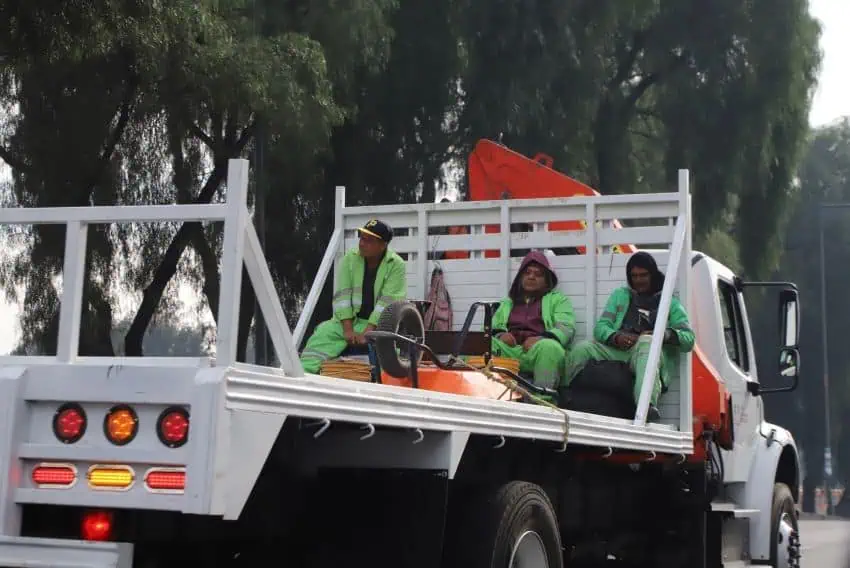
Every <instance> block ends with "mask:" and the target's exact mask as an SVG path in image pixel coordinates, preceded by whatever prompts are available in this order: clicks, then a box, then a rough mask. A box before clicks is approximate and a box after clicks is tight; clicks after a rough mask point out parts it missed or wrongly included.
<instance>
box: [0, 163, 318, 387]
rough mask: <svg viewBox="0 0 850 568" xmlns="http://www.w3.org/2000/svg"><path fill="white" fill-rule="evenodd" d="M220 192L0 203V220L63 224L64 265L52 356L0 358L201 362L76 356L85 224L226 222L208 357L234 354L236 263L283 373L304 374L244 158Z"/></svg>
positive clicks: (221, 359)
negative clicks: (155, 201) (129, 200)
mask: <svg viewBox="0 0 850 568" xmlns="http://www.w3.org/2000/svg"><path fill="white" fill-rule="evenodd" d="M226 188H227V191H226V194H225V201H224V203H220V204H185V205H121V206H93V207H36V208H13V207H5V208H0V224H11V225H33V224H59V225H65V227H66V231H65V257H64V265H63V270H62V280H63V282H62V296H61V301H60V308H59V334H58V338H57V340H58V342H57V353H56V356H44V357H32V356H24V357H16V356H0V365H31V364H38V363H48V364H49V363H57V362H58V363H67V364H74V363H86V364H92V363H96V364H105V365H113V364H121V365H146V366H152V365H153V366H156V365H161V366H174V365H180V366H184V365H189V366H203V365H204V364H205V361H204V359H202V358H197V357H141V358H138V357H136V358H134V357H85V358H81V357H79V356H78V355H79V351H78V350H79V339H80V317H81V313H82V301H83V297H82V295H83V294H82V292H83V281H84V279H85V273H86V272H85V258H86V240H87V239H86V236H87V232H88V226H89V225H94V224H111V223H140V222H142V223H144V222H162V221H183V222H186V221H196V222H210V221H223V222H224V244H223V252H222V258H221V288H220V291H219V301H218V306H219V308H218V310H219V311H218V325H217V326H216V356H215V360H214V361H211V362H210V361H206V364H207V365H209V364H212V365H215V366H221V367H228V366H231V365H233V364H234V363H235V361H236V341H237V329H238V321H239V296H240V290H241V286H242V270H241V269H240V267H241V265H242V263H243V262H244V263H245V268H246V269H247V272H248V276H249V278H250V279H251V283H252V284H253V287H254V291H255V293H256V296H257V302H258V303H259V306H260V310H261V311H262V313H263V317H264V318H265V319H266V321H267V322H268V331H269V335H270V337H271V340H272V344H273V345H274V348H275V351H276V352H277V356H278V358H279V360H280V362H281V365H282V368H283V370H284V371H285V373H286V374H287V375H289V376H293V377H300V376H303V374H304V371H303V369H302V367H301V362H300V361H299V359H298V353H297V350H296V348H295V343H294V342H293V341H292V335H291V333H290V329H289V325H288V323H287V321H286V316H285V314H284V312H283V309H282V307H281V304H280V299H279V298H278V297H277V293H276V290H275V287H274V283H273V281H272V277H271V273H270V272H269V268H268V264H267V263H266V259H265V257H264V255H263V251H262V248H261V245H260V241H259V238H258V237H257V233H256V231H255V230H254V227H253V225H252V224H251V223H250V222H249V221H250V214H249V211H248V207H247V195H248V160H244V159H234V160H229V162H228V171H227V182H226Z"/></svg>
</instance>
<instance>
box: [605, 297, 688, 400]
mask: <svg viewBox="0 0 850 568" xmlns="http://www.w3.org/2000/svg"><path fill="white" fill-rule="evenodd" d="M631 301H632V290H631V288H629V287H628V286H623V287H622V288H617V289H616V290H614V291H613V292H611V295H610V296H609V297H608V302H607V303H606V304H605V309H604V310H603V311H602V315H601V316H600V317H599V320H598V321H597V322H596V325H595V326H594V328H593V338H594V339H596V341H599V342H600V343H607V342H608V340H609V339H610V338H611V336H612V335H614V334H615V333H616V332H617V331H619V330H620V327H621V326H622V325H623V319H625V317H626V313H627V312H628V311H629V304H630V303H631ZM667 329H670V330H672V331H673V333H675V334H676V338H677V339H678V342H676V343H664V346H663V349H662V350H661V365H659V368H660V369H661V375H660V376H661V382H662V383H664V384H665V385H666V384H667V372H666V368H667V360H668V358H669V357H674V356H676V355H678V354H679V353H688V352H690V351H691V350H693V348H694V341H695V337H694V331H693V329H691V324H690V322H689V321H688V313H687V312H686V311H685V308H684V306H682V303H681V302H680V301H679V299H678V298H676V296H673V297H672V299H671V303H670V313H669V315H668V316H667Z"/></svg>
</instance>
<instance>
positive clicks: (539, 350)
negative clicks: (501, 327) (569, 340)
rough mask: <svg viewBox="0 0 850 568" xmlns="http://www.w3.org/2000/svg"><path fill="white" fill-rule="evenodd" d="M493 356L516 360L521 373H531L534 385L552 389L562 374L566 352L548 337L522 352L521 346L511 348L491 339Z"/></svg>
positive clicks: (498, 340) (500, 341)
mask: <svg viewBox="0 0 850 568" xmlns="http://www.w3.org/2000/svg"><path fill="white" fill-rule="evenodd" d="M493 355H496V356H499V357H510V358H511V359H518V360H519V370H520V372H521V373H531V374H532V376H533V377H534V384H535V385H537V386H539V387H544V388H550V389H552V388H555V386H556V385H557V384H558V381H559V380H560V378H561V375H562V374H563V370H564V358H565V356H566V352H565V351H564V348H563V347H561V344H560V343H558V342H557V341H555V340H554V339H549V338H548V337H544V338H543V339H540V340H539V341H538V342H537V343H535V344H534V345H532V346H531V349H529V350H528V351H523V350H522V345H515V346H513V347H511V346H509V345H506V344H505V343H504V342H503V341H502V340H500V339H496V338H493Z"/></svg>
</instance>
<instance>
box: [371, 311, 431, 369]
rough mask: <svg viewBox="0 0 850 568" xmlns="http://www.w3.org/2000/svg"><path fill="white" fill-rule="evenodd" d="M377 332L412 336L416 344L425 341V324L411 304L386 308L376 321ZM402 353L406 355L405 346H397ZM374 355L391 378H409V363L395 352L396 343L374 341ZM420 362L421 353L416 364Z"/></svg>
mask: <svg viewBox="0 0 850 568" xmlns="http://www.w3.org/2000/svg"><path fill="white" fill-rule="evenodd" d="M377 329H378V331H391V332H393V333H401V334H402V335H407V336H412V337H413V338H414V339H415V340H416V341H417V342H419V343H423V342H424V340H425V323H424V322H423V321H422V314H420V313H419V310H418V309H417V307H416V304H414V303H413V302H407V301H400V302H394V303H392V304H390V305H389V306H387V308H386V309H385V310H384V313H382V314H381V319H380V320H378V328H377ZM398 347H399V349H401V351H402V353H407V345H406V344H401V345H399V346H398ZM375 354H376V355H377V356H378V364H379V365H380V366H381V370H382V371H385V372H386V373H387V374H388V375H390V376H391V377H395V378H397V379H404V378H407V377H408V376H410V363H409V361H408V359H407V358H404V360H402V358H401V357H400V356H399V353H398V352H397V351H396V341H395V340H394V339H389V338H378V339H377V340H376V341H375ZM421 360H422V353H421V352H420V353H419V357H418V358H417V360H416V364H418V363H419V361H421Z"/></svg>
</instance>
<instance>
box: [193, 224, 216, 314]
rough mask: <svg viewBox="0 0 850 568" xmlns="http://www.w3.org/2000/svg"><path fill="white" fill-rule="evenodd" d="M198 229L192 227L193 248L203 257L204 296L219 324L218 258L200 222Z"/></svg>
mask: <svg viewBox="0 0 850 568" xmlns="http://www.w3.org/2000/svg"><path fill="white" fill-rule="evenodd" d="M196 227H197V229H195V228H194V227H193V229H192V236H191V239H192V248H194V249H195V252H197V253H198V256H200V257H201V267H202V269H203V271H204V296H206V298H207V303H208V304H209V305H210V312H212V316H213V320H215V323H216V325H217V324H218V295H219V290H220V288H219V281H220V278H221V277H220V275H219V272H218V259H217V258H216V256H215V253H214V252H213V250H212V247H210V243H209V241H207V237H206V235H204V231H203V228H202V227H201V225H200V224H197V225H196Z"/></svg>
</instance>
